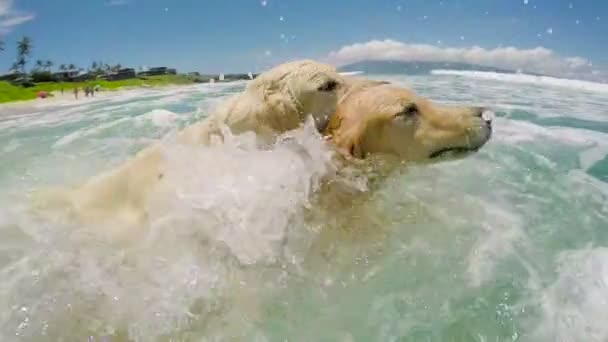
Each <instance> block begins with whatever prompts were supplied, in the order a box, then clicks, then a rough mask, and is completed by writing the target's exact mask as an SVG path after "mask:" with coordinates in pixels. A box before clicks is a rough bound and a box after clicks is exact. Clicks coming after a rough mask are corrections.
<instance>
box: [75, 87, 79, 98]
mask: <svg viewBox="0 0 608 342" xmlns="http://www.w3.org/2000/svg"><path fill="white" fill-rule="evenodd" d="M74 97H75V98H76V100H78V87H74Z"/></svg>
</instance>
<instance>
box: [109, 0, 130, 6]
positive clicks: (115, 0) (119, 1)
mask: <svg viewBox="0 0 608 342" xmlns="http://www.w3.org/2000/svg"><path fill="white" fill-rule="evenodd" d="M128 3H129V0H108V2H106V5H108V6H123V5H126V4H128Z"/></svg>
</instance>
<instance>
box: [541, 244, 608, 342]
mask: <svg viewBox="0 0 608 342" xmlns="http://www.w3.org/2000/svg"><path fill="white" fill-rule="evenodd" d="M557 271H558V276H557V279H556V280H555V282H554V283H552V284H551V285H550V286H549V287H548V288H547V289H546V290H545V291H544V293H543V294H542V296H541V298H540V303H541V308H542V312H543V316H542V319H541V322H540V324H539V325H538V328H537V330H536V331H535V334H536V335H537V336H538V337H540V338H543V339H547V340H552V341H604V340H606V339H608V326H607V325H606V324H605V322H606V321H607V320H608V309H607V308H608V248H605V247H595V248H594V247H591V246H588V247H587V248H584V249H580V250H572V251H565V252H562V253H560V255H559V256H558V258H557Z"/></svg>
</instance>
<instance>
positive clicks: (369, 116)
mask: <svg viewBox="0 0 608 342" xmlns="http://www.w3.org/2000/svg"><path fill="white" fill-rule="evenodd" d="M350 83H352V84H353V85H350V86H349V87H348V88H346V89H345V90H344V91H343V94H342V97H341V99H340V102H339V105H338V108H337V110H336V113H335V114H334V115H333V116H332V118H331V120H330V122H329V124H328V126H327V128H326V130H325V135H327V137H328V138H329V139H330V140H331V141H332V142H333V143H334V144H335V145H336V147H337V148H338V149H339V150H340V151H341V152H342V153H343V154H345V155H347V156H350V157H354V158H358V159H363V158H365V157H366V156H367V155H378V154H382V155H390V156H394V157H397V158H398V159H399V160H400V161H404V162H424V161H428V160H433V159H435V158H437V157H441V156H444V155H447V154H448V153H449V154H451V155H465V154H466V152H472V151H476V150H478V149H479V148H481V147H482V146H483V145H484V144H485V143H486V142H487V141H488V140H489V139H490V136H491V134H492V119H491V117H490V115H489V112H487V111H485V109H484V108H481V107H458V106H442V105H438V104H435V103H432V102H431V101H430V100H428V99H426V98H423V97H421V96H417V95H416V94H415V93H414V92H412V91H410V90H408V89H405V88H402V87H397V86H395V85H392V84H389V83H387V82H381V81H368V80H358V81H351V82H350Z"/></svg>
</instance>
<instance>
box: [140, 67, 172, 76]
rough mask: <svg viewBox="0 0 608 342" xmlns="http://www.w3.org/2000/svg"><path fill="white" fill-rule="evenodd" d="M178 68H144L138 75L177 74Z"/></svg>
mask: <svg viewBox="0 0 608 342" xmlns="http://www.w3.org/2000/svg"><path fill="white" fill-rule="evenodd" d="M176 74H177V70H176V69H172V68H167V67H155V68H144V69H143V70H142V71H140V72H139V73H138V76H158V75H176Z"/></svg>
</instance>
